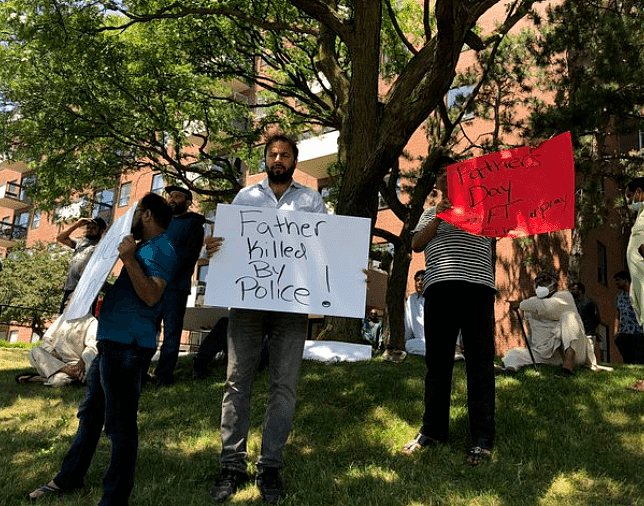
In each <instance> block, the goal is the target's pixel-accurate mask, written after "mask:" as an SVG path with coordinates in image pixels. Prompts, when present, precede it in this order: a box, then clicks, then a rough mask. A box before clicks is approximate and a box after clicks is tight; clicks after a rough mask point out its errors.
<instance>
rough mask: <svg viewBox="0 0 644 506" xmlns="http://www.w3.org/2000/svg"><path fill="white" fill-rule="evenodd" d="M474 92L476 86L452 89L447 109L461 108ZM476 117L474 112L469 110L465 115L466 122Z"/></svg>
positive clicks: (448, 93)
mask: <svg viewBox="0 0 644 506" xmlns="http://www.w3.org/2000/svg"><path fill="white" fill-rule="evenodd" d="M473 91H474V85H473V84H471V85H467V86H460V87H458V88H452V89H451V90H449V91H448V92H447V108H448V109H451V108H452V107H457V108H460V107H461V106H462V105H463V104H464V103H465V101H466V100H467V98H468V97H469V96H470V95H471V94H472V92H473ZM473 117H474V111H473V110H469V109H468V110H467V111H466V112H465V114H464V115H463V119H464V120H468V119H472V118H473Z"/></svg>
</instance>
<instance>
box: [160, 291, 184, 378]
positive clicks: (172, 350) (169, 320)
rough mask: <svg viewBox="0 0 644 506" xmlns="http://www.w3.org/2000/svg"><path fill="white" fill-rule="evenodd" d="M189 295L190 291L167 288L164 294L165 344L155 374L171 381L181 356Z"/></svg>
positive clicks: (162, 346)
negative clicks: (180, 348) (182, 334)
mask: <svg viewBox="0 0 644 506" xmlns="http://www.w3.org/2000/svg"><path fill="white" fill-rule="evenodd" d="M188 295H190V294H189V293H188V292H184V291H181V290H166V292H165V294H164V295H163V316H162V318H163V344H162V345H161V354H160V355H159V362H158V363H157V366H156V368H155V369H154V375H155V376H156V377H157V378H163V379H164V380H166V381H168V382H169V383H171V382H172V380H173V379H174V368H175V367H176V365H177V359H178V358H179V347H180V345H181V333H182V332H183V316H184V315H185V314H186V302H187V301H188Z"/></svg>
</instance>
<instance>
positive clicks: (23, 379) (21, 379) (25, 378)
mask: <svg viewBox="0 0 644 506" xmlns="http://www.w3.org/2000/svg"><path fill="white" fill-rule="evenodd" d="M36 376H38V373H33V372H21V373H20V374H17V375H16V376H15V378H14V379H15V380H16V383H18V385H22V384H24V383H29V380H30V379H31V378H35V377H36Z"/></svg>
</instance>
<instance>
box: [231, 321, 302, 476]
mask: <svg viewBox="0 0 644 506" xmlns="http://www.w3.org/2000/svg"><path fill="white" fill-rule="evenodd" d="M307 325H308V316H307V315H305V314H294V313H279V312H272V311H255V310H249V309H231V310H230V320H229V323H228V370H227V378H226V385H225V387H224V398H223V401H222V412H221V442H222V450H221V457H220V462H221V465H222V467H224V468H228V469H234V470H237V471H245V470H246V439H247V437H248V430H249V428H250V397H251V393H252V390H253V380H254V379H255V374H256V373H257V369H258V367H259V363H260V359H261V356H262V348H263V339H264V333H266V332H267V333H268V334H269V335H270V338H269V339H268V371H269V377H270V398H269V400H268V406H267V408H266V415H265V418H264V425H263V428H262V451H261V455H260V457H259V459H258V461H257V469H258V471H261V470H262V469H264V468H266V467H277V468H280V467H283V466H284V458H283V456H282V454H283V452H284V447H285V446H286V441H287V439H288V435H289V433H290V431H291V425H292V422H293V415H294V413H295V397H296V390H297V378H298V376H299V374H300V366H301V365H302V353H303V351H304V341H305V340H306V330H307Z"/></svg>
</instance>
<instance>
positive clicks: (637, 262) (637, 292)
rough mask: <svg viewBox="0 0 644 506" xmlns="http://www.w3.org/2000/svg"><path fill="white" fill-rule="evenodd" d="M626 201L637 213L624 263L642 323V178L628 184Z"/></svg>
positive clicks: (643, 205) (643, 300)
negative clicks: (629, 276)
mask: <svg viewBox="0 0 644 506" xmlns="http://www.w3.org/2000/svg"><path fill="white" fill-rule="evenodd" d="M626 200H627V201H628V203H629V207H630V208H631V209H632V210H634V211H636V212H637V218H636V219H635V224H634V225H633V228H632V229H631V235H630V237H629V239H628V246H627V248H626V261H627V262H628V270H629V272H630V273H631V287H630V296H631V302H632V304H633V310H634V311H635V316H636V317H637V322H638V323H639V324H640V326H641V325H643V323H644V212H643V211H644V178H643V177H638V178H636V179H634V180H633V181H631V182H630V183H628V186H627V187H626Z"/></svg>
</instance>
